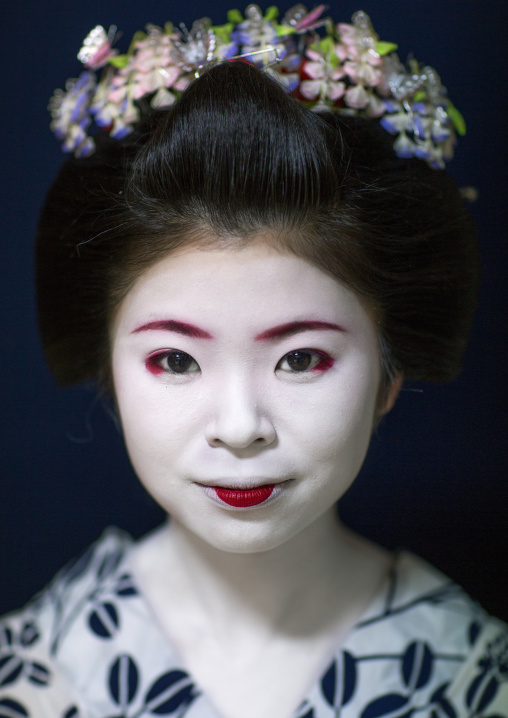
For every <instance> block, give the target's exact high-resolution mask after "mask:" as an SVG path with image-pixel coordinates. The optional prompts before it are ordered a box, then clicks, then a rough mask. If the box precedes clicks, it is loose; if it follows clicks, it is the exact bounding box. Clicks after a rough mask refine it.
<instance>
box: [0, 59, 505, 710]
mask: <svg viewBox="0 0 508 718" xmlns="http://www.w3.org/2000/svg"><path fill="white" fill-rule="evenodd" d="M123 120H125V118H123ZM124 124H125V123H124ZM391 145H392V141H391V139H390V138H389V137H388V136H387V135H385V134H383V132H382V130H380V129H379V128H378V127H377V126H376V125H375V124H374V123H373V121H372V120H363V119H361V118H355V117H353V118H351V117H349V118H347V117H346V118H344V117H343V116H339V115H337V114H331V113H326V114H319V115H318V114H316V113H311V112H309V111H308V110H306V109H304V108H303V107H302V106H301V104H299V103H298V102H297V101H295V100H294V99H293V98H291V97H289V96H288V95H287V94H286V93H285V92H284V91H283V90H282V89H281V88H280V86H279V85H278V84H277V83H276V82H274V81H273V80H272V79H271V78H270V77H269V75H268V73H266V72H261V71H260V70H258V69H256V68H255V67H253V66H252V65H250V64H246V63H241V62H240V63H235V62H233V63H224V64H220V65H218V66H217V67H213V68H212V69H211V70H209V71H208V72H204V73H203V74H202V75H201V77H199V78H198V79H197V80H196V81H195V82H193V83H191V84H190V85H189V87H188V89H187V90H186V91H185V92H184V94H183V95H182V97H181V98H180V99H179V101H178V102H177V103H175V104H174V106H173V107H172V109H171V110H170V111H165V112H161V113H158V114H157V115H156V116H153V117H151V118H150V119H149V121H148V123H147V124H145V125H143V126H141V127H140V128H137V129H136V130H135V131H134V132H133V133H132V134H130V135H128V136H127V137H126V138H125V139H123V140H121V141H119V140H118V139H109V138H107V137H102V138H101V139H100V140H98V141H97V151H96V152H95V153H94V154H92V155H91V156H90V157H88V158H87V159H77V160H72V161H71V162H69V163H67V165H66V166H65V167H64V168H63V170H62V172H61V174H60V176H59V178H58V179H57V181H56V183H55V185H54V187H53V189H52V190H51V192H50V195H49V196H48V201H47V204H46V207H45V209H44V211H43V215H42V218H41V223H40V232H39V238H38V270H37V271H38V287H39V307H40V321H41V330H42V335H43V340H44V343H45V348H46V352H47V356H48V359H49V362H50V364H51V366H52V368H53V370H54V372H55V374H56V376H57V377H58V378H59V380H60V381H61V382H62V383H71V382H74V381H80V380H82V379H85V378H94V379H95V380H96V381H97V382H98V383H99V384H100V385H101V386H102V387H103V388H104V389H107V390H109V391H111V392H112V394H113V395H114V398H115V401H116V405H117V408H118V414H119V418H120V421H121V424H122V429H123V433H124V437H125V440H126V444H127V448H128V451H129V455H130V458H131V461H132V463H133V466H134V467H135V470H136V472H137V473H138V475H139V478H140V479H141V481H142V483H143V484H144V485H145V487H146V488H147V489H148V491H149V492H150V493H151V494H152V496H154V498H155V499H156V500H157V501H158V502H159V503H160V505H161V506H162V507H163V508H164V509H165V511H167V512H168V513H169V514H170V515H171V520H170V521H169V522H168V523H167V524H165V525H164V526H163V527H162V528H160V529H158V530H157V531H156V532H155V533H154V534H152V535H150V536H148V537H146V538H145V539H143V540H142V541H140V542H139V543H137V544H132V542H131V541H130V540H129V539H128V538H127V537H125V536H123V535H121V534H119V533H118V532H115V531H111V532H109V533H108V534H106V535H105V536H104V537H103V539H101V541H100V542H98V544H96V545H95V546H93V547H92V548H91V549H90V550H89V551H88V552H87V553H86V554H85V555H84V556H83V557H81V558H80V559H78V561H77V562H76V563H74V564H73V565H71V566H69V567H67V569H65V570H64V571H63V572H62V574H60V575H59V576H58V577H57V578H56V579H55V582H54V583H53V584H52V586H51V587H50V588H49V589H48V590H47V591H46V592H43V594H41V595H40V597H39V598H38V599H36V601H35V603H33V604H32V605H31V606H30V607H29V608H27V609H26V610H25V611H24V612H20V613H18V614H15V615H13V616H11V617H8V618H7V619H6V620H5V622H4V633H3V635H4V637H5V640H4V642H3V644H2V650H3V657H2V658H1V659H0V660H2V664H1V665H2V667H3V670H4V674H3V675H4V677H3V688H2V691H3V692H2V693H0V706H1V708H2V709H3V710H4V713H5V715H41V716H46V715H52V716H54V715H62V716H63V715H65V716H69V717H70V716H76V715H82V716H89V715H90V716H101V718H104V717H105V716H109V715H119V714H121V715H125V716H131V715H143V714H155V715H171V714H174V715H182V716H183V715H185V716H201V717H202V718H205V717H206V716H224V717H225V718H229V717H230V716H231V717H235V716H242V717H243V718H249V716H261V715H262V716H265V717H269V716H274V717H275V716H277V718H279V717H281V716H292V715H294V716H299V717H301V718H303V717H306V718H311V717H312V716H314V718H318V717H320V716H328V715H330V716H331V715H337V714H339V713H340V714H341V715H344V716H348V715H349V716H363V717H364V718H368V717H369V716H370V717H371V718H372V717H373V716H381V715H401V716H402V715H407V716H410V715H412V714H414V713H417V712H419V713H420V714H421V715H429V716H431V715H436V716H437V715H449V716H451V715H456V716H466V715H480V714H482V713H483V714H484V713H485V710H488V714H489V715H508V712H507V708H508V702H507V693H506V688H507V687H506V680H505V677H506V676H505V674H506V670H505V669H506V665H505V660H506V651H507V650H508V638H507V634H506V629H505V627H503V626H502V624H500V623H498V622H496V621H495V620H493V619H489V618H488V617H487V616H486V615H485V614H484V613H483V612H482V611H481V610H480V609H479V608H478V607H477V606H476V605H475V604H474V603H473V602H472V601H471V600H470V599H469V598H468V597H467V596H466V595H465V594H464V593H463V592H462V591H461V590H460V589H459V588H458V587H457V586H455V585H454V584H452V583H451V582H449V581H448V580H447V579H445V578H444V577H443V576H442V575H441V574H439V573H438V572H436V571H434V569H431V568H430V567H428V566H427V565H426V564H424V563H423V562H421V561H420V560H419V559H416V558H415V557H412V556H410V555H409V554H404V553H400V554H396V555H391V554H389V553H388V552H386V551H385V550H384V549H381V548H378V547H376V546H373V545H372V544H370V543H369V542H367V541H366V540H364V539H362V538H360V537H359V536H357V535H355V534H353V533H351V532H349V531H348V530H347V529H345V527H343V525H342V524H341V523H340V521H339V519H338V517H337V515H336V511H335V504H336V502H337V501H338V499H339V498H341V496H342V495H343V494H344V493H345V491H346V490H347V488H348V487H349V485H350V484H351V482H352V481H353V480H354V478H355V476H356V474H357V472H358V470H359V468H360V466H361V463H362V461H363V458H364V456H365V453H366V450H367V447H368V444H369V440H370V436H371V434H372V431H373V429H374V427H375V426H376V424H377V422H378V421H379V420H380V419H381V417H382V416H383V415H384V414H385V413H386V412H387V411H389V410H390V408H391V407H392V405H393V403H394V401H395V400H396V397H397V393H398V391H399V389H400V385H401V382H402V380H403V378H404V377H412V378H419V379H431V380H443V379H445V378H451V377H452V376H453V375H454V374H455V373H456V372H457V371H458V368H459V366H460V359H461V355H462V352H463V349H464V346H465V341H466V337H467V333H468V329H469V325H470V322H471V315H472V311H473V306H474V300H475V294H476V284H477V253H476V245H475V240H474V236H473V234H472V232H471V228H470V225H469V222H468V219H467V217H466V215H465V212H464V210H463V208H462V204H461V200H460V197H459V195H458V193H457V191H456V189H455V188H454V186H453V184H452V183H451V181H450V180H449V179H448V178H447V177H446V175H444V174H442V173H436V172H435V170H434V169H432V168H431V167H429V166H428V165H427V164H426V163H425V162H423V161H421V160H412V159H407V158H406V159H399V158H397V157H396V156H395V155H394V152H393V149H392V146H391ZM76 147H77V149H78V150H79V151H80V152H82V151H83V150H85V151H86V152H88V150H89V149H91V148H90V146H89V144H88V143H87V139H86V138H84V137H83V136H80V137H79V143H77V145H76ZM427 159H429V160H430V161H431V163H433V162H435V159H436V158H435V156H431V157H428V158H427ZM9 711H10V712H9ZM0 715H2V714H1V713H0Z"/></svg>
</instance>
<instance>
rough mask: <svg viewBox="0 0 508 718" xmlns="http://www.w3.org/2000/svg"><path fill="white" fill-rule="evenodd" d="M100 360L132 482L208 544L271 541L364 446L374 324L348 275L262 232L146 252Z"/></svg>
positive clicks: (318, 506)
mask: <svg viewBox="0 0 508 718" xmlns="http://www.w3.org/2000/svg"><path fill="white" fill-rule="evenodd" d="M112 365H113V379H114V385H115V391H116V398H117V402H118V407H119V411H120V416H121V420H122V426H123V431H124V435H125V441H126V444H127V449H128V452H129V455H130V458H131V461H132V464H133V466H134V469H135V471H136V472H137V474H138V476H139V478H140V480H141V481H142V483H143V484H144V486H145V487H146V489H147V490H148V491H149V493H150V494H151V495H152V496H153V497H154V498H155V500H156V501H157V502H158V503H159V504H160V505H161V506H162V507H163V508H164V509H165V510H166V511H167V512H168V513H170V514H171V516H172V517H173V519H174V520H175V521H177V522H180V523H181V524H183V525H184V526H185V527H186V528H187V529H188V530H190V531H192V532H193V533H194V534H195V535H197V536H198V537H200V538H201V539H202V540H204V541H206V542H208V543H209V544H211V545H213V546H215V547H216V548H219V549H222V550H225V551H231V552H256V551H265V550H268V549H270V548H274V547H276V546H279V545H281V544H282V543H284V542H285V541H287V540H289V539H290V538H291V537H293V536H294V535H296V534H297V533H298V532H299V531H301V530H302V529H303V528H305V527H307V526H309V525H310V524H311V523H312V522H314V521H316V520H317V519H318V518H319V517H320V516H323V515H324V514H325V512H327V510H328V509H330V508H331V507H332V506H333V505H334V504H335V502H336V501H337V500H338V499H339V498H340V497H341V496H342V495H343V494H344V492H345V491H346V490H347V488H348V487H349V486H350V484H351V483H352V481H353V480H354V478H355V477H356V475H357V473H358V471H359V469H360V466H361V464H362V462H363V459H364V457H365V453H366V451H367V447H368V444H369V440H370V436H371V431H372V426H373V422H374V418H375V410H376V397H377V392H378V387H379V381H380V363H379V353H378V343H377V337H376V330H375V327H374V324H373V322H372V320H371V318H370V317H369V315H368V314H367V312H366V311H365V309H364V308H363V307H362V304H361V303H360V301H359V300H358V299H357V297H356V296H355V295H354V294H353V293H352V292H351V291H349V290H348V289H347V288H345V287H344V286H342V285H341V284H339V283H338V282H337V281H335V280H334V279H333V278H331V277H330V276H328V275H327V274H325V273H324V272H322V271H320V270H319V269H317V268H316V267H313V266H312V265H310V264H308V263H307V262H305V261H304V260H302V259H299V258H297V257H295V256H293V255H290V254H281V253H279V252H277V251H276V250H275V249H273V248H271V247H270V246H268V245H266V244H264V243H262V242H253V243H251V244H249V245H247V246H246V247H244V248H242V249H237V248H235V249H214V250H207V251H201V250H196V249H187V250H181V251H180V252H178V253H176V254H172V255H170V256H168V257H167V258H165V259H163V260H161V261H160V262H159V263H157V264H156V265H154V266H153V267H152V268H151V269H150V270H149V271H148V272H146V273H145V274H144V275H143V276H142V277H141V278H140V279H139V280H138V281H137V283H136V284H135V285H134V287H133V289H132V290H131V291H130V293H129V294H128V295H127V297H126V298H125V300H124V301H123V303H122V304H121V306H120V309H119V311H118V314H117V316H116V319H115V322H114V326H113V330H112Z"/></svg>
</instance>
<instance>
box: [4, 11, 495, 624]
mask: <svg viewBox="0 0 508 718" xmlns="http://www.w3.org/2000/svg"><path fill="white" fill-rule="evenodd" d="M287 7H288V6H287V5H285V6H283V9H287ZM227 9H228V3H227V2H226V1H225V0H200V1H199V2H197V1H196V0H186V2H185V3H181V4H178V3H173V4H171V3H167V2H161V1H160V0H144V2H143V3H140V2H138V1H136V2H132V1H131V0H122V1H121V2H120V0H86V2H84V1H83V0H78V1H77V2H69V1H68V0H52V1H51V3H44V2H40V0H39V1H38V2H35V1H32V0H20V2H11V3H9V4H7V3H4V4H3V5H2V10H1V15H2V17H1V20H2V24H1V27H2V43H1V46H0V47H1V52H2V53H3V57H2V62H1V68H2V72H1V75H0V77H1V95H2V99H3V102H2V114H1V121H2V135H1V136H2V138H3V140H4V142H3V148H2V169H3V180H4V181H3V184H2V205H3V208H2V235H3V236H2V241H1V243H0V262H1V264H0V266H1V272H2V280H1V282H0V327H1V337H2V347H3V349H2V354H1V367H2V371H1V372H0V392H1V395H0V400H1V407H2V421H1V442H2V443H1V469H0V471H1V482H0V614H1V613H2V612H4V611H6V610H9V609H11V608H14V607H16V606H18V605H19V604H21V603H22V602H24V601H26V600H27V599H28V598H29V597H30V596H31V595H32V594H33V593H34V592H35V591H36V590H38V589H39V588H40V587H41V586H42V585H43V584H44V583H45V582H46V581H47V580H48V579H49V578H50V577H51V575H52V574H53V573H54V572H55V571H56V570H57V569H58V568H59V567H60V566H61V565H62V564H63V563H64V562H65V561H66V560H67V559H69V558H70V557H71V556H72V555H74V554H75V553H76V552H77V551H79V550H80V549H81V548H83V547H84V546H85V545H86V544H87V543H89V542H90V541H92V540H94V539H95V538H96V537H97V536H98V534H99V533H100V532H101V530H102V529H103V527H105V526H106V525H108V524H111V523H114V524H117V525H119V526H121V527H123V528H125V529H127V530H129V531H130V532H131V533H133V534H134V535H135V536H139V535H141V534H142V533H143V532H145V531H147V530H148V529H150V528H151V527H152V526H154V525H155V524H156V523H157V522H158V521H160V520H161V518H162V516H161V513H160V511H159V510H158V508H157V507H156V506H154V504H153V503H152V501H151V500H150V499H149V498H148V497H147V496H146V495H145V494H144V492H143V490H142V489H141V488H139V487H138V485H137V481H136V479H135V477H134V475H133V473H132V470H131V469H130V467H129V464H128V461H127V459H126V457H125V455H124V451H123V447H122V440H121V437H120V436H119V434H118V432H117V430H116V429H115V426H114V423H113V421H112V420H111V418H110V416H109V415H108V412H107V407H103V406H102V405H101V404H100V403H99V402H97V400H96V399H95V396H94V393H93V391H92V390H91V389H90V388H86V387H78V388H75V389H71V390H65V391H62V390H59V389H57V387H56V386H55V384H54V382H53V380H52V378H51V376H50V375H49V373H48V371H47V368H46V366H45V363H44V359H43V356H42V353H41V349H40V346H39V340H38V337H37V329H36V322H35V310H34V297H33V286H32V285H33V280H32V273H33V262H32V241H33V234H34V226H35V223H36V218H37V213H38V210H39V208H40V206H41V203H42V201H43V197H44V193H45V191H46V189H47V186H48V184H49V182H50V180H51V178H52V177H53V176H54V175H55V173H56V171H57V168H58V166H59V164H60V162H61V160H62V157H61V154H60V150H59V147H58V144H57V143H56V141H55V140H54V138H53V137H52V135H51V134H50V132H49V128H48V124H49V119H48V116H47V112H46V104H47V101H48V98H49V97H50V95H51V94H52V92H53V90H54V88H55V87H61V86H63V83H64V82H65V80H66V78H67V77H69V76H75V75H76V73H78V72H79V69H80V66H79V63H78V62H77V60H75V56H76V53H77V51H78V49H79V47H80V45H81V42H82V40H83V38H84V37H85V36H86V34H87V33H88V32H89V30H90V29H91V28H92V27H94V26H95V25H96V24H97V23H100V24H103V25H105V26H106V27H109V25H110V24H116V25H118V27H119V29H121V30H122V31H123V33H124V37H123V41H120V47H122V48H123V49H125V46H126V44H127V43H128V41H129V39H130V37H131V36H132V34H133V33H134V31H135V30H137V29H141V28H142V27H143V26H144V25H145V23H147V22H153V23H156V24H162V23H163V22H164V21H165V20H173V21H175V22H179V21H184V22H185V23H187V24H189V25H190V23H191V22H192V20H193V19H196V18H198V17H202V16H204V15H209V16H210V17H212V19H213V20H214V21H215V22H217V23H220V22H223V21H224V20H225V11H226V10H227ZM241 9H242V10H243V9H244V8H243V6H241ZM357 9H364V10H365V11H367V12H368V13H369V14H370V15H371V17H372V19H373V22H374V25H375V27H376V29H377V31H378V33H379V34H380V36H381V38H382V39H383V40H394V41H396V42H398V43H399V49H400V54H401V56H402V57H403V58H405V57H406V56H407V55H408V53H410V52H411V51H412V52H413V53H414V55H415V57H417V58H418V59H419V60H421V61H424V62H427V63H429V64H432V65H434V66H435V67H436V68H437V69H438V71H439V72H440V74H441V76H442V78H443V82H444V83H445V84H446V85H447V86H448V87H449V88H450V94H451V96H452V98H453V100H454V102H455V104H456V105H457V106H458V107H459V108H460V109H461V110H462V111H463V114H464V115H465V117H466V119H467V123H468V134H467V137H466V138H465V139H464V140H462V141H461V143H460V146H459V148H458V154H457V157H456V159H455V160H454V161H453V162H452V164H451V172H452V174H453V175H454V177H455V178H456V180H457V181H458V183H459V184H460V185H461V186H464V185H473V186H475V187H477V188H478V191H479V200H478V202H477V203H476V204H475V205H474V206H473V207H472V208H471V211H472V213H473V215H474V218H475V220H476V222H477V225H478V230H479V235H480V240H481V246H482V254H483V267H484V274H483V286H482V291H481V297H480V307H479V311H478V315H477V318H476V323H475V326H474V330H473V336H472V342H471V347H470V351H469V353H468V355H467V357H466V363H465V368H464V371H463V373H462V375H461V377H460V378H459V379H458V380H457V381H455V382H454V383H451V384H449V385H447V386H440V387H433V386H424V385H417V384H411V385H408V386H407V387H406V389H405V390H404V391H403V392H402V394H401V396H400V399H399V401H398V404H397V406H396V407H395V409H394V410H393V411H392V413H391V414H390V416H388V417H387V419H386V420H385V421H384V423H383V424H382V426H381V427H380V429H379V431H378V435H377V436H376V438H375V440H374V442H373V446H372V448H371V451H370V453H369V456H368V458H367V461H366V464H365V466H364V469H363V470H362V473H361V476H360V478H359V480H358V481H357V483H356V484H355V486H354V487H353V489H352V490H351V492H350V493H349V494H348V496H347V497H346V499H345V500H344V502H343V504H344V512H343V513H344V515H345V517H346V518H347V520H348V521H349V523H350V524H352V525H353V526H355V527H357V528H358V529H359V530H361V531H363V532H364V533H365V534H367V535H368V536H370V537H372V538H374V539H376V540H377V541H379V542H381V543H383V544H385V545H387V546H389V547H395V546H404V547H407V548H409V549H411V550H413V551H415V552H417V553H419V554H421V555H422V556H424V557H425V558H427V559H428V560H430V561H432V562H433V563H434V564H435V565H436V566H438V567H439V568H441V569H442V570H444V571H445V572H446V573H448V574H449V575H451V576H452V577H453V578H454V579H456V580H457V581H459V582H460V583H462V584H463V585H464V586H465V588H466V589H467V590H468V591H469V592H470V593H471V594H472V595H473V596H474V597H476V598H478V599H479V600H480V601H481V602H482V603H483V604H484V605H485V606H486V607H487V608H488V609H489V610H490V611H491V612H493V613H496V614H498V615H500V616H503V617H504V618H505V619H508V601H507V598H506V594H507V591H506V588H507V582H508V579H507V566H508V528H507V514H508V511H507V498H508V491H507V479H508V477H507V468H508V450H507V433H508V432H507V430H508V406H507V374H508V370H507V367H508V351H507V348H508V341H507V340H508V326H507V324H508V317H507V311H506V304H507V302H506V299H507V288H506V277H507V272H506V267H507V256H508V251H507V237H506V234H507V232H506V224H507V219H508V217H507V211H506V207H507V205H508V195H507V186H506V181H505V178H506V170H505V168H506V164H507V159H508V158H507V153H506V122H507V119H508V113H507V109H508V108H507V103H506V97H507V91H506V80H507V73H506V45H505V39H504V34H505V30H506V20H507V17H506V14H507V13H506V9H507V3H506V0H460V2H459V1H458V0H445V1H443V0H411V2H409V0H398V1H397V0H384V1H383V2H380V1H379V0H365V2H363V4H362V5H360V6H359V5H357V3H356V1H353V0H341V2H337V3H336V4H332V6H331V8H330V12H331V14H333V16H334V17H335V18H336V19H338V20H343V21H348V20H349V18H350V16H351V14H352V12H353V11H355V10H357ZM122 43H123V44H122ZM83 351H86V347H83Z"/></svg>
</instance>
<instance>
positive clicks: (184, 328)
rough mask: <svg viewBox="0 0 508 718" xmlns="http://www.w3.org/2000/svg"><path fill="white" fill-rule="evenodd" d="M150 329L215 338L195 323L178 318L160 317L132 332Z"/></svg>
mask: <svg viewBox="0 0 508 718" xmlns="http://www.w3.org/2000/svg"><path fill="white" fill-rule="evenodd" d="M149 331H165V332H175V333H176V334H183V335H184V336H186V337H193V338H194V339H213V337H212V335H211V334H209V332H207V331H205V330H204V329H200V328H199V327H196V326H195V325H194V324H188V323H187V322H178V321H176V319H159V320H157V321H154V322H147V323H146V324H142V325H141V326H139V327H136V329H134V330H133V332H132V334H137V333H138V332H149Z"/></svg>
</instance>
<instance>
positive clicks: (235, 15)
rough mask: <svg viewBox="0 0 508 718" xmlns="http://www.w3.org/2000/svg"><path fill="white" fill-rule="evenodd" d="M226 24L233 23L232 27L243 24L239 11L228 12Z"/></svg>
mask: <svg viewBox="0 0 508 718" xmlns="http://www.w3.org/2000/svg"><path fill="white" fill-rule="evenodd" d="M228 22H231V23H233V25H239V24H240V23H241V22H243V16H242V13H241V12H240V10H236V9H235V10H229V11H228Z"/></svg>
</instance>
